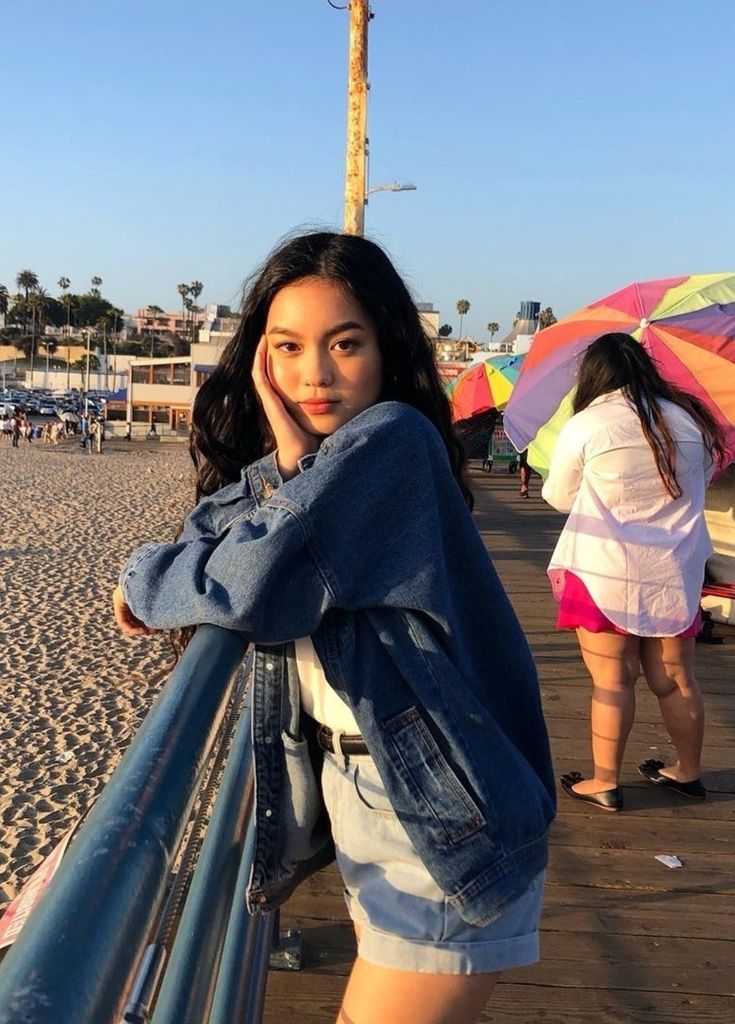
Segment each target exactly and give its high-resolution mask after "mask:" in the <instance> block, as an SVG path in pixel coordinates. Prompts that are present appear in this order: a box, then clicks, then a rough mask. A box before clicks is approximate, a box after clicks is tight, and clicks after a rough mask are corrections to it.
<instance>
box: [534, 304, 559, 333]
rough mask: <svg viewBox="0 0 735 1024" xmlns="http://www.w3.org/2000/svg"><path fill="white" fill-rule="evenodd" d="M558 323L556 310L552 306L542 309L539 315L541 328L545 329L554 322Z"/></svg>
mask: <svg viewBox="0 0 735 1024" xmlns="http://www.w3.org/2000/svg"><path fill="white" fill-rule="evenodd" d="M555 323H556V317H555V316H554V310H553V309H552V308H551V306H547V307H546V308H545V309H542V310H541V312H540V313H539V316H538V325H539V329H540V330H542V331H543V329H544V327H551V325H552V324H555Z"/></svg>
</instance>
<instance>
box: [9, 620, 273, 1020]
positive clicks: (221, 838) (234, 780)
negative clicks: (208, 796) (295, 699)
mask: <svg viewBox="0 0 735 1024" xmlns="http://www.w3.org/2000/svg"><path fill="white" fill-rule="evenodd" d="M244 653H245V645H244V643H243V641H242V639H241V637H240V636H238V635H237V634H235V633H231V632H229V631H227V630H222V629H217V628H215V627H213V626H203V627H201V628H200V629H199V630H197V632H196V634H195V636H194V637H193V639H192V641H191V642H190V644H189V646H188V647H187V649H186V651H185V653H184V655H183V657H182V658H181V660H180V661H179V663H178V665H177V666H176V668H175V670H174V672H173V674H172V676H171V679H170V680H169V682H168V683H167V685H166V686H165V688H164V690H163V691H162V693H161V695H160V696H159V698H158V700H157V701H156V703H155V705H154V706H153V708H152V709H151V711H150V713H149V714H148V716H147V717H146V719H145V722H144V723H143V725H142V727H141V729H140V730H139V732H138V734H137V736H136V737H135V739H134V741H133V743H132V744H131V745H130V747H129V749H128V751H127V752H126V754H125V756H124V758H123V759H122V761H121V763H120V765H119V767H118V768H117V770H116V771H115V773H114V774H113V776H112V778H111V779H110V781H109V783H108V784H107V786H106V787H105V789H104V791H103V793H102V795H101V796H100V798H99V800H98V801H97V803H96V804H95V806H94V807H93V809H92V811H91V812H90V814H89V817H88V818H87V820H86V821H85V823H84V826H83V827H82V829H81V830H80V832H79V834H78V835H77V836H76V837H75V839H74V841H73V842H72V844H71V846H70V848H69V850H68V852H67V853H66V855H65V857H64V860H63V861H62V864H61V866H60V868H59V870H58V873H57V875H56V877H55V878H54V880H53V882H52V884H51V886H50V887H49V890H48V892H47V893H46V894H45V895H44V897H43V899H42V900H41V902H40V904H39V906H38V907H37V908H36V910H35V911H34V913H33V914H32V916H31V918H30V919H29V920H28V922H27V923H26V925H25V926H24V928H23V931H22V932H21V934H20V935H19V937H18V938H17V939H16V941H15V944H14V945H13V947H12V948H11V949H10V951H9V953H8V955H7V956H6V958H5V960H4V961H3V963H2V964H1V965H0V1024H28V1022H33V1024H118V1022H120V1021H121V1020H126V1021H128V1022H130V1024H143V1022H145V1021H148V1020H150V1016H149V1012H148V1009H149V1003H150V1001H151V1000H152V999H154V998H155V992H156V988H157V983H158V978H159V976H160V975H161V972H162V971H163V972H164V973H163V981H162V984H161V990H160V994H159V995H158V998H157V1001H156V1008H155V1016H154V1018H153V1020H154V1022H155V1024H174V1022H176V1024H205V1022H208V1024H209V1022H211V1024H234V1022H235V1021H237V1022H238V1024H244V1022H245V1021H253V1022H254V1021H256V1020H259V1019H260V1016H259V1014H260V1010H261V1008H262V1003H263V998H264V990H265V974H266V971H267V965H268V948H269V944H270V933H271V930H272V922H271V921H270V920H269V919H268V918H257V919H251V918H249V916H248V915H247V912H246V910H245V898H244V887H245V885H246V883H247V879H248V875H249V870H250V867H249V863H248V855H249V848H250V846H251V843H252V833H251V824H250V810H251V807H252V799H253V781H252V769H251V761H252V758H251V749H250V712H249V707H248V704H247V700H246V701H245V703H244V707H243V711H242V714H241V715H240V719H239V723H238V725H237V731H236V733H235V735H234V737H233V739H232V746H231V751H230V756H229V757H228V759H227V762H226V767H225V770H224V773H223V776H222V780H221V784H220V787H219V791H218V795H217V801H216V803H215V807H214V811H213V814H212V819H211V822H210V824H209V827H208V829H207V834H206V837H205V841H204V843H203V846H202V850H201V853H200V856H199V858H198V863H197V869H196V872H195V874H194V877H193V880H192V884H191V888H190V891H189V894H188V897H187V900H186V904H185V907H184V911H183V915H182V917H181V921H180V924H179V927H178V932H177V935H176V940H175V942H174V946H173V949H172V950H168V949H166V948H165V947H164V946H161V945H159V946H156V945H155V944H154V945H152V946H151V945H150V944H151V942H152V941H153V939H152V936H154V934H155V933H154V928H155V926H156V924H157V922H158V919H159V916H160V913H161V909H162V906H163V903H164V899H165V896H166V887H167V883H168V882H169V880H170V876H171V871H172V868H173V865H174V860H175V858H176V855H177V851H178V849H179V847H180V844H181V841H182V838H183V835H184V832H185V830H186V826H187V822H188V821H189V819H190V816H191V812H192V808H193V805H194V802H195V800H196V797H197V793H198V791H199V787H200V785H201V782H202V778H203V775H204V772H205V768H206V765H207V762H208V759H209V757H210V753H211V751H212V746H213V744H214V741H215V739H216V737H217V734H218V731H219V728H220V725H221V723H222V720H223V716H224V715H225V712H226V709H227V705H228V702H229V700H230V697H231V696H232V694H233V693H234V688H235V684H236V681H237V679H238V675H239V672H238V670H239V668H240V666H241V664H242V661H243V657H244ZM243 854H244V855H243ZM245 954H247V955H248V956H249V958H250V964H249V965H248V964H246V963H244V962H243V956H244V955H245ZM144 964H147V965H148V970H147V972H146V970H142V971H141V965H144ZM123 1014H124V1016H123Z"/></svg>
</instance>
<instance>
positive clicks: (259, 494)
mask: <svg viewBox="0 0 735 1024" xmlns="http://www.w3.org/2000/svg"><path fill="white" fill-rule="evenodd" d="M277 455H278V453H277V452H276V451H272V452H269V453H268V455H264V456H263V458H262V459H258V461H257V462H253V463H251V465H249V466H248V467H247V469H246V470H245V472H246V475H247V478H248V482H249V484H250V493H251V494H252V496H253V497H254V498H255V500H256V502H257V503H258V505H265V503H266V501H268V499H269V498H270V497H271V496H272V494H273V492H274V491H277V490H278V488H279V487H280V486H281V485H282V484H283V478H282V476H281V474H280V472H279V471H278V458H277Z"/></svg>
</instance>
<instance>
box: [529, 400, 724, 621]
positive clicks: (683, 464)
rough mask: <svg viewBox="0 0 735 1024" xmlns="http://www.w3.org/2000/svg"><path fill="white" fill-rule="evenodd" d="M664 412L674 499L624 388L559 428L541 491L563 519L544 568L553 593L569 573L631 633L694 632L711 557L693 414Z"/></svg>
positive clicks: (708, 470) (703, 459)
mask: <svg viewBox="0 0 735 1024" xmlns="http://www.w3.org/2000/svg"><path fill="white" fill-rule="evenodd" d="M661 406H662V410H663V412H664V415H665V416H666V420H667V422H668V424H669V429H670V430H671V432H672V435H673V437H674V439H675V441H676V445H677V458H676V478H677V480H678V482H679V486H680V487H681V490H682V496H681V497H680V498H677V499H673V498H672V497H671V495H670V494H669V493H668V491H667V490H666V488H665V487H664V484H663V481H662V480H661V477H660V476H659V473H658V469H657V468H656V463H655V460H654V457H653V452H652V451H651V448H650V446H649V444H648V441H647V440H646V438H645V436H644V434H643V430H642V428H641V425H640V421H639V419H638V414H637V413H636V411H635V409H634V408H632V407H631V406H630V405H629V404H628V402H627V400H626V399H625V397H624V396H623V393H622V392H621V391H614V392H611V393H610V394H607V395H602V396H601V397H600V398H597V399H595V401H594V402H592V403H590V405H589V406H588V407H587V408H586V409H583V410H582V412H579V413H577V415H576V416H573V417H572V418H571V419H570V420H569V421H568V422H567V423H566V424H565V425H564V427H563V428H562V431H561V433H560V434H559V439H558V441H557V445H556V448H555V449H554V454H553V456H552V459H551V467H550V470H549V477H548V479H547V480H546V482H545V484H544V486H543V490H542V492H541V493H542V495H543V497H544V498H545V499H546V501H548V502H549V504H550V505H553V506H554V508H557V509H558V510H559V511H560V512H569V518H568V519H567V522H566V524H565V526H564V529H563V531H562V534H561V536H560V538H559V541H558V543H557V545H556V549H555V551H554V554H553V556H552V559H551V562H550V563H549V569H548V572H549V577H550V579H551V581H552V585H553V586H554V587H555V591H556V593H557V596H558V593H559V588H560V586H561V585H562V584H563V575H564V571H565V570H569V571H570V572H573V573H574V574H575V575H576V576H578V577H579V578H580V579H581V580H582V582H583V583H584V584H585V586H586V587H587V590H588V591H589V592H590V594H591V596H592V599H593V600H594V602H595V604H596V605H597V606H598V608H600V610H601V611H602V612H603V613H604V614H605V615H606V616H607V617H608V618H609V619H610V621H611V622H613V623H614V624H615V625H616V626H618V627H619V628H620V629H624V630H625V631H626V632H627V633H633V634H635V635H636V636H676V635H677V634H678V633H682V632H683V631H684V630H685V629H687V628H688V627H689V626H690V625H691V623H692V621H693V619H694V616H695V614H696V611H697V608H698V607H699V599H700V594H701V589H702V581H703V578H704V564H705V562H706V560H707V558H708V557H709V556H710V555H711V554H712V544H711V541H710V539H709V535H708V533H707V527H706V524H705V521H704V515H703V510H704V492H705V489H706V487H707V484H708V483H709V480H710V478H711V476H712V471H713V466H712V460H711V458H710V456H709V453H708V452H707V449H706V448H705V445H704V442H703V440H702V435H701V432H700V430H699V428H698V427H697V425H696V423H695V422H694V421H693V420H692V418H691V416H689V415H688V413H686V412H685V411H684V410H683V409H682V408H681V407H680V406H678V405H673V404H672V403H670V402H662V403H661Z"/></svg>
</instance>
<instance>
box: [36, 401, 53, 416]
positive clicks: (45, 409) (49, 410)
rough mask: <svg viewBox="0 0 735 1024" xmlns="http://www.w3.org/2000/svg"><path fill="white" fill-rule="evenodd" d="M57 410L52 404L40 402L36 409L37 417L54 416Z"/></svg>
mask: <svg viewBox="0 0 735 1024" xmlns="http://www.w3.org/2000/svg"><path fill="white" fill-rule="evenodd" d="M56 413H57V408H56V406H55V405H54V403H53V402H41V404H40V405H39V407H38V415H39V416H55V415H56Z"/></svg>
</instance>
